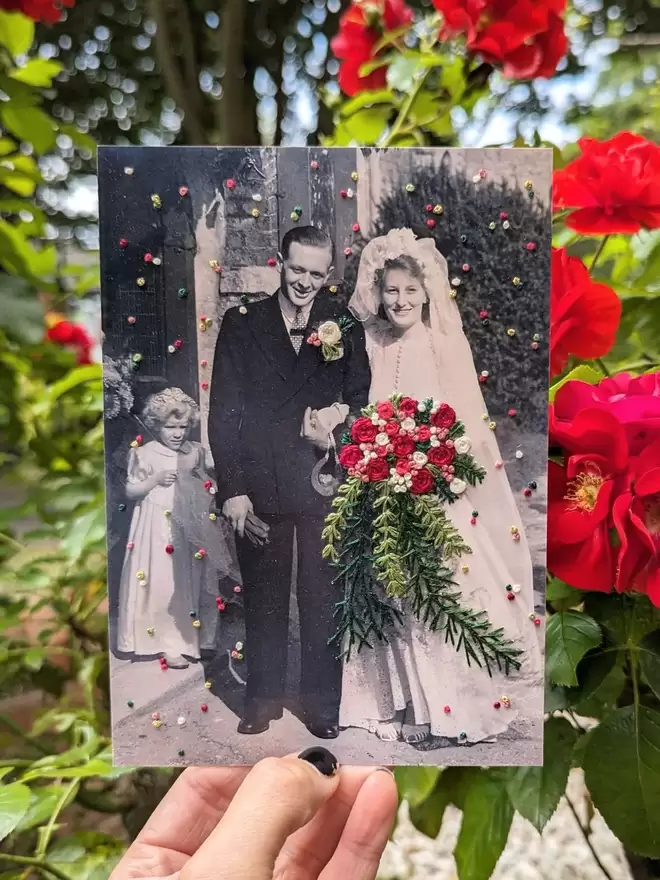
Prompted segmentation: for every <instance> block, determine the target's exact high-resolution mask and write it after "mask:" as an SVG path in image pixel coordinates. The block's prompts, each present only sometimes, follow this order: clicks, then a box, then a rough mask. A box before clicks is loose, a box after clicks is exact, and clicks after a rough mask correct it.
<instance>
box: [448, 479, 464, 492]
mask: <svg viewBox="0 0 660 880" xmlns="http://www.w3.org/2000/svg"><path fill="white" fill-rule="evenodd" d="M449 488H450V490H451V491H452V492H453V493H454V495H462V494H463V492H465V490H466V489H467V483H466V482H465V481H464V480H459V479H458V477H455V478H454V479H453V480H452V481H451V483H450V484H449Z"/></svg>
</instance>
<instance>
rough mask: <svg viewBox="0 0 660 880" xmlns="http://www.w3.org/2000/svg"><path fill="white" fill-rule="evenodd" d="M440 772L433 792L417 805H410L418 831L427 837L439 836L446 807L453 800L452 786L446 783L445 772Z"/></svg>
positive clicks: (413, 821) (412, 819) (410, 814)
mask: <svg viewBox="0 0 660 880" xmlns="http://www.w3.org/2000/svg"><path fill="white" fill-rule="evenodd" d="M446 772H447V771H444V772H443V773H441V774H440V778H439V779H438V781H437V783H436V785H435V787H434V789H433V791H432V792H431V794H430V795H429V796H428V797H427V798H426V799H425V800H424V801H422V803H421V804H419V805H418V806H416V807H410V810H409V816H410V821H411V822H412V823H413V825H414V826H415V828H416V829H417V830H418V831H421V833H422V834H425V835H426V836H427V837H433V838H435V837H437V836H438V834H439V833H440V827H441V826H442V819H443V817H444V815H445V809H446V808H447V807H448V806H449V804H450V803H451V802H452V801H451V796H452V792H451V786H450V785H447V784H445V779H444V777H445V773H446Z"/></svg>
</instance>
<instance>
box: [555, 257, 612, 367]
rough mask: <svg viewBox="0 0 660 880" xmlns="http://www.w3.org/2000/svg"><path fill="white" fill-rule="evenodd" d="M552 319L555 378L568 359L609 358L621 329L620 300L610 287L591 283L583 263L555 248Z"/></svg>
mask: <svg viewBox="0 0 660 880" xmlns="http://www.w3.org/2000/svg"><path fill="white" fill-rule="evenodd" d="M550 317H551V319H552V320H551V326H550V374H551V375H553V376H555V375H557V373H560V372H561V371H562V370H563V369H564V367H565V366H566V362H567V361H568V358H569V355H572V354H573V355H576V356H577V357H579V358H581V359H582V360H592V359H593V358H597V357H602V356H603V355H604V354H607V352H608V351H609V350H610V348H611V347H612V346H613V345H614V339H615V337H616V331H617V329H618V327H619V319H620V318H621V300H620V299H619V297H618V296H617V295H616V293H615V292H614V291H613V290H612V288H611V287H608V286H607V285H606V284H597V283H596V282H594V281H592V280H591V277H590V275H589V271H588V269H587V267H586V266H585V265H584V263H583V262H582V260H579V259H578V258H577V257H569V255H568V253H567V252H566V249H565V248H553V250H552V287H551V295H550Z"/></svg>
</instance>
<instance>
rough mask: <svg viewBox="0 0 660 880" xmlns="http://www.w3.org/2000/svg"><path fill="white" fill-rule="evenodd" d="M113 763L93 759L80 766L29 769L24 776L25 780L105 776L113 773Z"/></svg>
mask: <svg viewBox="0 0 660 880" xmlns="http://www.w3.org/2000/svg"><path fill="white" fill-rule="evenodd" d="M112 770H113V767H112V764H108V763H107V762H106V761H99V760H97V759H92V760H91V761H88V762H87V763H86V764H83V765H82V766H80V767H38V768H36V769H34V770H28V772H27V773H26V774H25V775H24V776H23V780H24V781H25V782H27V781H29V780H30V779H39V778H43V779H84V778H86V777H88V776H105V775H106V773H111V772H112Z"/></svg>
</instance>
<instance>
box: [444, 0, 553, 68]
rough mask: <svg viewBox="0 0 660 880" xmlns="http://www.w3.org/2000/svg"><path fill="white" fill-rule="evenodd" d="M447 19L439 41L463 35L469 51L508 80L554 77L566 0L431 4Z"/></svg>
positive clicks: (472, 0)
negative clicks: (496, 67) (500, 70)
mask: <svg viewBox="0 0 660 880" xmlns="http://www.w3.org/2000/svg"><path fill="white" fill-rule="evenodd" d="M433 5H434V6H435V8H436V9H438V10H439V11H440V12H442V13H443V15H444V16H445V25H444V28H443V29H442V30H441V36H442V37H443V38H446V37H451V36H456V35H457V34H459V33H464V34H465V35H466V37H467V47H468V49H469V50H470V51H471V52H473V53H474V54H477V55H481V57H482V58H483V60H484V61H486V62H488V63H489V64H494V65H497V66H498V67H501V68H502V73H503V74H504V76H506V77H511V78H513V79H532V78H533V77H538V76H545V77H549V76H552V75H553V73H554V72H555V69H556V67H557V64H558V63H559V61H560V60H561V58H562V57H563V56H564V55H565V54H566V49H567V47H568V41H567V39H566V35H565V33H564V22H563V20H562V17H561V16H562V14H563V12H564V8H565V6H566V0H487V2H480V0H468V2H466V3H458V2H456V0H433Z"/></svg>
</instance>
